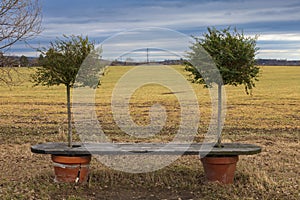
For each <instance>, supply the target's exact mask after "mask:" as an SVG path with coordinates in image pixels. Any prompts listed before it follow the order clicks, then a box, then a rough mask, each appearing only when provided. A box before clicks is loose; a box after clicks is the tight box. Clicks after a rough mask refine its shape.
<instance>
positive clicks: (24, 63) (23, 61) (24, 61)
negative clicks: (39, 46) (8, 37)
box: [20, 55, 29, 67]
mask: <svg viewBox="0 0 300 200" xmlns="http://www.w3.org/2000/svg"><path fill="white" fill-rule="evenodd" d="M20 65H21V67H27V66H28V65H29V61H28V58H27V57H26V56H24V55H22V56H21V57H20Z"/></svg>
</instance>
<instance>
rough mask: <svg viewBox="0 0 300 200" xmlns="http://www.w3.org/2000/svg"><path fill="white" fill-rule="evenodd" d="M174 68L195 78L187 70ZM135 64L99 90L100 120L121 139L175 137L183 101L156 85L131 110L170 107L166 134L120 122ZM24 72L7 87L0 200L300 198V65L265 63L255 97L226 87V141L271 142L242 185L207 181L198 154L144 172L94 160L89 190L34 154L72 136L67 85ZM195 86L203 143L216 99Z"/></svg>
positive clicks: (114, 71) (143, 114) (136, 114)
mask: <svg viewBox="0 0 300 200" xmlns="http://www.w3.org/2000/svg"><path fill="white" fill-rule="evenodd" d="M173 67H174V68H175V69H176V70H178V71H179V72H180V73H182V74H183V75H184V76H186V77H187V79H188V78H189V77H188V73H187V72H185V71H184V67H182V66H173ZM131 68H132V67H127V66H126V67H119V66H115V67H109V68H108V70H107V71H106V74H105V76H104V78H103V79H102V80H101V86H100V87H99V88H98V89H97V100H96V102H97V108H96V109H97V115H98V116H97V117H98V119H99V121H100V122H101V123H102V127H103V129H104V131H105V133H106V134H107V135H108V136H109V137H110V138H111V139H112V140H113V141H117V142H127V141H135V142H149V141H155V142H157V141H160V142H167V141H170V140H171V139H172V138H173V135H174V132H176V130H177V129H178V123H179V120H178V116H180V106H179V103H178V101H177V100H176V98H175V95H174V94H172V92H171V91H170V90H168V89H167V88H165V87H162V86H159V85H156V84H150V85H146V86H144V87H142V88H140V89H138V90H137V91H136V92H135V93H134V95H133V97H132V99H131V100H130V104H131V107H130V108H131V112H132V113H131V116H132V118H133V120H134V121H135V122H136V123H137V124H140V125H146V124H148V123H149V116H148V112H149V106H151V105H153V104H154V103H161V104H162V105H164V106H165V108H166V110H167V114H168V118H167V123H166V125H165V127H164V129H163V130H162V132H161V133H160V134H158V135H157V136H155V137H151V138H147V139H141V138H132V137H129V136H128V135H126V134H125V133H123V132H122V131H121V130H120V129H119V128H118V127H117V125H116V124H115V123H114V121H113V116H112V112H111V108H110V102H111V94H112V91H113V88H114V86H115V83H116V81H117V80H118V79H119V78H120V77H121V76H122V75H123V74H124V73H126V72H127V71H128V70H130V69H131ZM20 72H21V73H22V74H23V75H22V78H23V80H24V82H23V83H22V84H21V85H20V86H16V87H12V88H11V89H9V88H7V87H2V86H1V87H0V104H1V107H0V115H1V117H0V148H1V156H0V168H1V170H2V171H1V174H2V175H1V180H0V198H6V199H10V198H24V199H28V198H29V197H30V196H32V195H33V196H34V195H35V196H36V197H37V198H38V199H40V198H42V197H44V196H46V198H47V195H48V196H53V195H54V196H56V198H57V199H62V198H66V197H67V196H72V195H73V197H74V198H73V199H99V198H100V197H101V196H103V195H104V196H105V197H107V199H109V198H110V199H113V198H118V195H121V194H124V195H125V196H126V195H128V197H131V196H130V195H131V194H132V195H136V196H141V198H140V199H145V198H143V197H147V196H149V195H154V196H155V197H157V198H158V199H163V198H165V199H168V198H171V197H174V198H173V199H178V198H179V197H181V198H182V199H189V198H190V199H191V198H194V199H199V198H201V199H211V198H219V199H224V198H225V199H256V198H258V199H299V198H300V196H299V192H298V191H299V185H300V182H299V178H298V176H299V174H300V170H299V164H300V163H299V157H300V150H299V139H300V67H287V66H265V67H261V74H260V77H259V82H257V83H256V88H254V90H253V95H252V96H250V95H246V93H245V92H244V88H243V86H238V87H233V86H226V96H227V116H226V122H225V127H224V129H223V137H224V140H225V141H234V142H244V143H254V144H258V145H261V146H262V147H263V152H262V153H261V154H259V155H256V156H244V157H241V158H240V162H239V164H238V165H239V166H238V172H237V177H236V183H235V184H234V185H232V186H228V187H227V186H226V187H219V186H218V185H215V184H206V185H203V181H204V177H203V171H202V167H201V165H200V162H199V160H198V159H197V158H195V157H192V156H191V157H189V156H186V157H183V158H182V159H179V160H178V162H176V163H174V164H173V165H172V166H170V167H167V168H165V169H162V170H160V171H158V172H154V173H149V174H141V175H131V174H126V173H121V172H115V171H112V170H110V169H107V168H105V167H104V166H102V165H100V164H99V163H97V162H94V164H93V165H92V170H93V174H92V179H91V181H92V182H91V183H90V184H89V185H87V186H83V187H82V188H81V187H80V188H77V187H75V188H74V187H72V186H68V185H64V184H61V185H59V186H57V185H56V184H54V183H53V182H52V178H53V177H52V169H51V162H50V161H49V158H48V157H47V156H43V155H33V154H31V153H30V149H29V147H30V145H33V144H36V143H40V142H46V141H62V140H64V141H65V140H66V105H65V100H66V97H65V96H66V95H65V88H64V86H54V87H41V86H37V87H32V85H33V84H32V83H31V82H30V81H29V77H30V74H32V73H33V72H34V69H26V68H22V69H20ZM192 86H193V87H194V89H195V92H196V94H197V97H198V101H199V105H200V112H201V121H200V127H199V129H198V134H197V136H196V137H195V141H201V140H202V138H203V135H204V134H205V133H206V131H207V128H208V123H209V120H210V115H211V109H210V100H209V96H208V91H207V89H205V88H203V86H202V85H195V84H193V85H192ZM77 139H78V138H77ZM31 161H32V162H33V163H32V162H31ZM37 166H39V167H37ZM24 169H26V170H24ZM100 180H101V181H100ZM93 181H94V182H93ZM98 182H101V183H100V184H97V183H98ZM162 188H163V190H162ZM132 191H134V194H133V193H132ZM228 192H230V193H228ZM143 195H144V196H143ZM188 197H189V198H188ZM54 199H55V198H54ZM69 199H72V198H69ZM153 199H155V198H153Z"/></svg>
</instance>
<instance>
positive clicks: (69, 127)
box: [67, 85, 72, 147]
mask: <svg viewBox="0 0 300 200" xmlns="http://www.w3.org/2000/svg"><path fill="white" fill-rule="evenodd" d="M70 90H71V87H70V86H69V85H67V109H68V146H69V147H72V121H71V120H72V119H71V94H70V92H71V91H70Z"/></svg>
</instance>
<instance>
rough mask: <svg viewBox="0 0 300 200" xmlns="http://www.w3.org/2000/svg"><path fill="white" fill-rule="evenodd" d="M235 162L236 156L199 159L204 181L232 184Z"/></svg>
mask: <svg viewBox="0 0 300 200" xmlns="http://www.w3.org/2000/svg"><path fill="white" fill-rule="evenodd" d="M237 161H238V156H226V157H204V158H201V162H202V164H203V167H204V172H205V177H206V180H207V181H210V182H211V181H218V182H220V183H222V184H232V183H233V179H234V173H235V169H236V163H237Z"/></svg>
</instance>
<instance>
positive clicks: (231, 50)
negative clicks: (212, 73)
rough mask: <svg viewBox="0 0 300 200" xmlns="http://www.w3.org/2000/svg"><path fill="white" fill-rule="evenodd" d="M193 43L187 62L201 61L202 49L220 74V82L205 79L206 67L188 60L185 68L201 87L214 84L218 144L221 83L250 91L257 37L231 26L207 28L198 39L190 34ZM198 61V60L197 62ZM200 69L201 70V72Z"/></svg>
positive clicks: (254, 73)
mask: <svg viewBox="0 0 300 200" xmlns="http://www.w3.org/2000/svg"><path fill="white" fill-rule="evenodd" d="M194 38H195V40H196V42H195V43H194V44H193V45H192V46H191V47H190V49H191V51H190V52H189V53H188V57H189V59H190V63H198V64H199V63H205V61H203V60H201V54H202V53H203V50H205V51H206V52H207V53H208V54H209V55H210V56H211V58H212V59H213V61H214V62H215V65H216V67H217V68H218V70H219V73H220V74H221V77H222V81H217V80H214V79H213V78H209V79H208V78H206V77H205V76H203V74H205V71H207V70H209V69H207V68H204V67H203V66H201V65H200V66H197V69H200V72H201V73H200V72H199V70H197V69H196V68H195V67H194V66H192V65H191V64H190V63H188V64H187V65H186V70H187V71H190V72H192V74H193V80H194V81H195V82H197V83H200V84H205V86H208V87H209V86H210V85H211V84H212V83H217V85H218V136H219V138H218V144H219V145H220V144H221V122H220V121H221V114H222V113H221V112H222V107H221V102H222V99H221V97H222V87H223V85H233V86H237V85H241V84H243V85H244V86H245V91H246V93H247V94H251V91H252V89H253V87H255V81H257V80H258V79H257V77H258V74H259V67H258V66H256V63H255V55H256V53H257V50H258V48H257V47H256V40H257V36H255V37H253V38H252V37H247V36H245V35H244V33H243V32H242V33H239V32H238V31H237V29H236V28H235V29H234V30H233V31H231V29H230V27H228V28H225V29H223V30H217V29H216V28H208V33H205V34H204V35H203V37H202V38H198V37H194ZM199 60H200V61H199ZM201 70H203V71H201Z"/></svg>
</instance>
